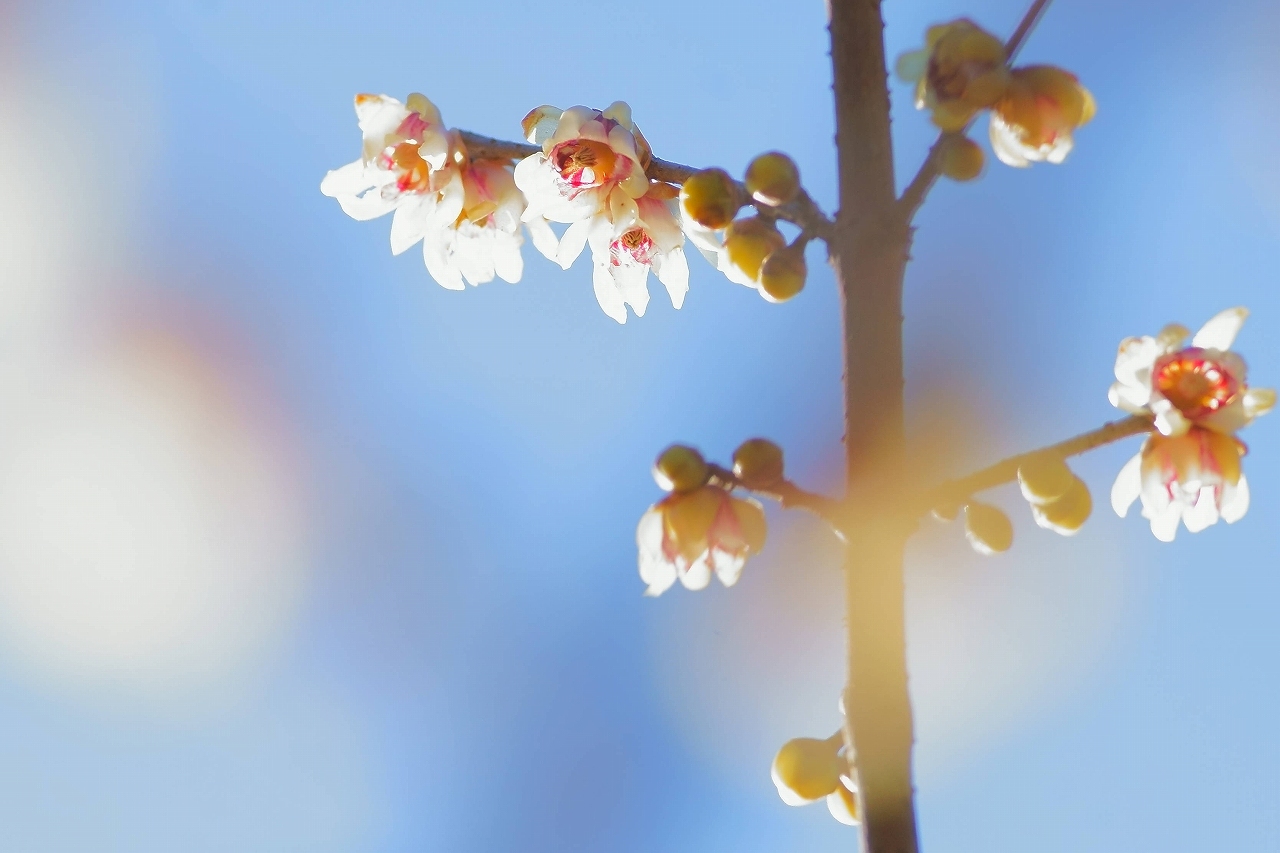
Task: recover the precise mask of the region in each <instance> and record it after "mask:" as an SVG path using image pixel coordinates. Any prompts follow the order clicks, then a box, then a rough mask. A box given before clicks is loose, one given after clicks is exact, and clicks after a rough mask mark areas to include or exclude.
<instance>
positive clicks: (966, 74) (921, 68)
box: [896, 18, 1009, 131]
mask: <svg viewBox="0 0 1280 853" xmlns="http://www.w3.org/2000/svg"><path fill="white" fill-rule="evenodd" d="M1007 62H1008V57H1007V55H1006V53H1005V49H1004V44H1003V43H1002V42H1001V41H1000V39H998V38H996V37H995V36H993V35H992V34H991V33H989V32H987V31H986V30H984V29H982V28H981V27H979V26H978V25H977V24H975V23H974V22H973V21H970V20H969V19H967V18H960V19H958V20H955V21H952V22H951V23H949V24H939V25H937V26H933V27H930V28H929V29H928V31H927V32H926V33H925V46H924V48H922V49H921V50H916V51H911V52H909V53H904V54H902V55H901V56H900V57H898V62H897V68H896V71H897V74H898V76H899V77H900V78H902V79H903V80H906V81H908V82H911V83H915V84H916V108H917V109H922V110H923V109H927V110H929V111H930V113H931V115H932V118H933V123H934V124H936V125H937V126H938V127H939V128H941V129H942V130H945V131H958V130H961V129H963V128H964V126H965V125H967V124H968V123H969V122H970V121H971V120H972V119H973V117H974V116H975V115H976V114H977V113H978V111H979V110H983V109H986V108H988V107H991V106H992V105H993V104H995V103H996V101H998V100H999V99H1000V97H1001V96H1002V95H1003V94H1004V89H1005V86H1006V85H1007V84H1008V81H1009V70H1008V65H1007Z"/></svg>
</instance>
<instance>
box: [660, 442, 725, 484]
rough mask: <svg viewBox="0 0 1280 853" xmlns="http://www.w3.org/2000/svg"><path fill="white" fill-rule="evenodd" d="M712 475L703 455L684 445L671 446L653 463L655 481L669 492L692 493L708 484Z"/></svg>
mask: <svg viewBox="0 0 1280 853" xmlns="http://www.w3.org/2000/svg"><path fill="white" fill-rule="evenodd" d="M710 475H711V470H710V469H709V468H708V467H707V461H706V460H705V459H703V458H702V454H701V453H699V452H698V451H697V450H695V449H694V448H692V447H687V446H685V445H683V444H673V445H671V446H670V447H668V448H667V449H666V450H664V451H662V453H661V454H659V456H658V459H657V461H656V462H654V463H653V479H655V480H657V481H658V485H659V486H660V487H661V488H663V489H666V490H667V491H668V492H688V491H692V490H694V489H696V488H698V487H699V486H701V485H702V484H704V483H706V482H707V477H709V476H710Z"/></svg>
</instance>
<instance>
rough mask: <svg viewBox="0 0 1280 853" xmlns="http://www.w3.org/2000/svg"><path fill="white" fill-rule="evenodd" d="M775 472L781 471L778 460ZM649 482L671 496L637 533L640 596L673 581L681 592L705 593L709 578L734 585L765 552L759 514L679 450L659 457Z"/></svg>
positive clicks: (690, 451) (728, 481) (728, 483)
mask: <svg viewBox="0 0 1280 853" xmlns="http://www.w3.org/2000/svg"><path fill="white" fill-rule="evenodd" d="M751 464H752V463H751V462H748V468H749V467H750V465H751ZM778 466H779V471H780V470H781V456H780V454H779V457H778ZM750 473H753V472H751V471H748V474H750ZM653 478H654V480H656V481H657V483H658V485H659V486H660V487H661V488H663V489H665V490H666V491H668V492H670V494H668V495H667V497H665V498H663V499H662V500H660V501H658V502H657V503H656V504H654V505H653V506H651V507H649V509H648V511H646V512H645V514H644V515H643V516H641V518H640V524H639V525H638V526H637V527H636V546H637V548H638V550H639V554H640V579H641V580H642V581H644V583H645V595H649V596H656V595H661V594H662V593H664V592H666V591H667V590H668V589H670V588H671V586H672V585H673V584H675V582H676V581H677V580H679V581H680V583H682V584H683V585H684V587H685V588H686V589H691V590H699V589H705V588H706V586H707V584H709V583H711V576H712V574H714V575H715V576H716V577H717V578H719V580H720V583H722V584H724V585H725V586H727V587H728V586H733V585H734V584H735V583H737V582H738V578H740V577H741V576H742V567H743V565H744V564H745V563H746V561H747V558H748V557H749V556H751V555H753V554H756V553H758V552H759V551H760V549H761V548H763V547H764V542H765V536H766V532H767V528H766V525H765V517H764V509H763V508H762V507H761V506H760V504H759V503H757V502H756V501H754V500H751V499H749V498H739V497H737V496H735V495H733V494H732V493H731V491H730V490H731V489H732V488H733V485H734V480H733V477H732V476H729V475H728V474H727V472H724V475H723V476H722V475H721V473H720V472H719V471H718V470H717V469H714V468H713V466H711V465H709V464H707V461H706V459H704V458H703V456H702V454H701V453H699V452H698V451H697V450H696V449H694V448H692V447H687V446H685V445H682V444H675V445H672V446H671V447H668V448H667V449H666V450H664V451H662V453H661V454H659V455H658V458H657V460H656V461H655V462H654V465H653Z"/></svg>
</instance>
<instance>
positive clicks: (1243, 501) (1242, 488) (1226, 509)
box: [1222, 474, 1249, 524]
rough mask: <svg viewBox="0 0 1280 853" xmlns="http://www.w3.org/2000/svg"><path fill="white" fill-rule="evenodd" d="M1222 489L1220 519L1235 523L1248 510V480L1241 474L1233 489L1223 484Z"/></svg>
mask: <svg viewBox="0 0 1280 853" xmlns="http://www.w3.org/2000/svg"><path fill="white" fill-rule="evenodd" d="M1223 490H1224V491H1223V500H1222V520H1223V521H1225V522H1226V523H1227V524H1235V523H1236V522H1237V521H1239V520H1240V519H1242V518H1244V514H1245V513H1246V512H1248V511H1249V481H1248V480H1246V479H1245V476H1244V474H1241V475H1240V482H1238V483H1236V486H1235V488H1234V489H1232V488H1231V486H1223Z"/></svg>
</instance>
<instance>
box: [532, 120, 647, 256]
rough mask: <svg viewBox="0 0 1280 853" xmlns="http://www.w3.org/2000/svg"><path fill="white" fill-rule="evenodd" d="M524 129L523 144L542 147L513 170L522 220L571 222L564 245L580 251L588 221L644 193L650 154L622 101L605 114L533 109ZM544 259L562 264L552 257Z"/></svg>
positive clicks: (589, 223) (588, 225)
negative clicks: (523, 203) (520, 194)
mask: <svg viewBox="0 0 1280 853" xmlns="http://www.w3.org/2000/svg"><path fill="white" fill-rule="evenodd" d="M523 125H524V129H525V134H526V136H527V138H528V140H529V141H530V142H533V143H535V144H538V145H541V146H542V151H541V152H540V153H538V154H533V155H531V156H529V157H526V158H525V159H523V160H521V161H520V162H519V163H518V164H517V165H516V171H515V178H516V185H517V186H519V187H520V189H521V191H522V192H524V194H525V198H526V199H527V200H528V204H529V206H528V209H526V210H525V212H524V219H525V221H526V222H530V223H532V222H535V221H537V220H543V221H545V220H550V221H552V222H567V223H571V224H570V228H569V231H568V232H566V233H565V235H564V240H567V241H569V243H570V245H573V244H575V243H576V245H577V246H578V247H579V251H581V246H582V243H583V242H584V241H585V239H586V235H587V232H588V230H589V229H590V227H591V220H592V219H593V218H596V217H600V216H608V214H609V211H610V209H611V205H617V204H618V203H620V202H621V201H622V200H623V199H628V200H631V201H634V200H635V199H638V198H640V197H641V196H643V195H644V194H645V193H646V192H647V191H648V189H649V179H648V178H647V177H645V173H644V170H645V166H646V165H648V162H649V160H650V159H651V157H652V154H651V153H650V151H649V145H648V143H647V142H645V139H644V136H643V135H641V133H640V131H639V130H638V129H637V128H636V126H635V124H634V123H633V122H632V121H631V108H630V107H628V106H627V105H626V104H625V103H623V102H622V101H616V102H614V103H613V104H612V105H611V106H610V107H609V108H608V109H605V110H593V109H591V108H589V107H570V108H569V109H567V110H563V111H560V110H557V109H556V108H555V107H545V106H544V107H538V108H537V109H535V110H533V111H532V112H530V113H529V115H527V116H525V119H524V122H523ZM551 246H554V241H553V242H552V243H551V244H550V245H549V246H548V247H547V248H548V249H549V248H550V247H551ZM539 248H542V246H541V245H540V246H539ZM546 251H547V250H546V249H544V252H546ZM548 257H550V258H551V259H552V260H561V259H560V258H559V257H557V255H556V254H550V253H549V254H548ZM561 263H562V265H565V266H567V265H566V264H563V260H561Z"/></svg>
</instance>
